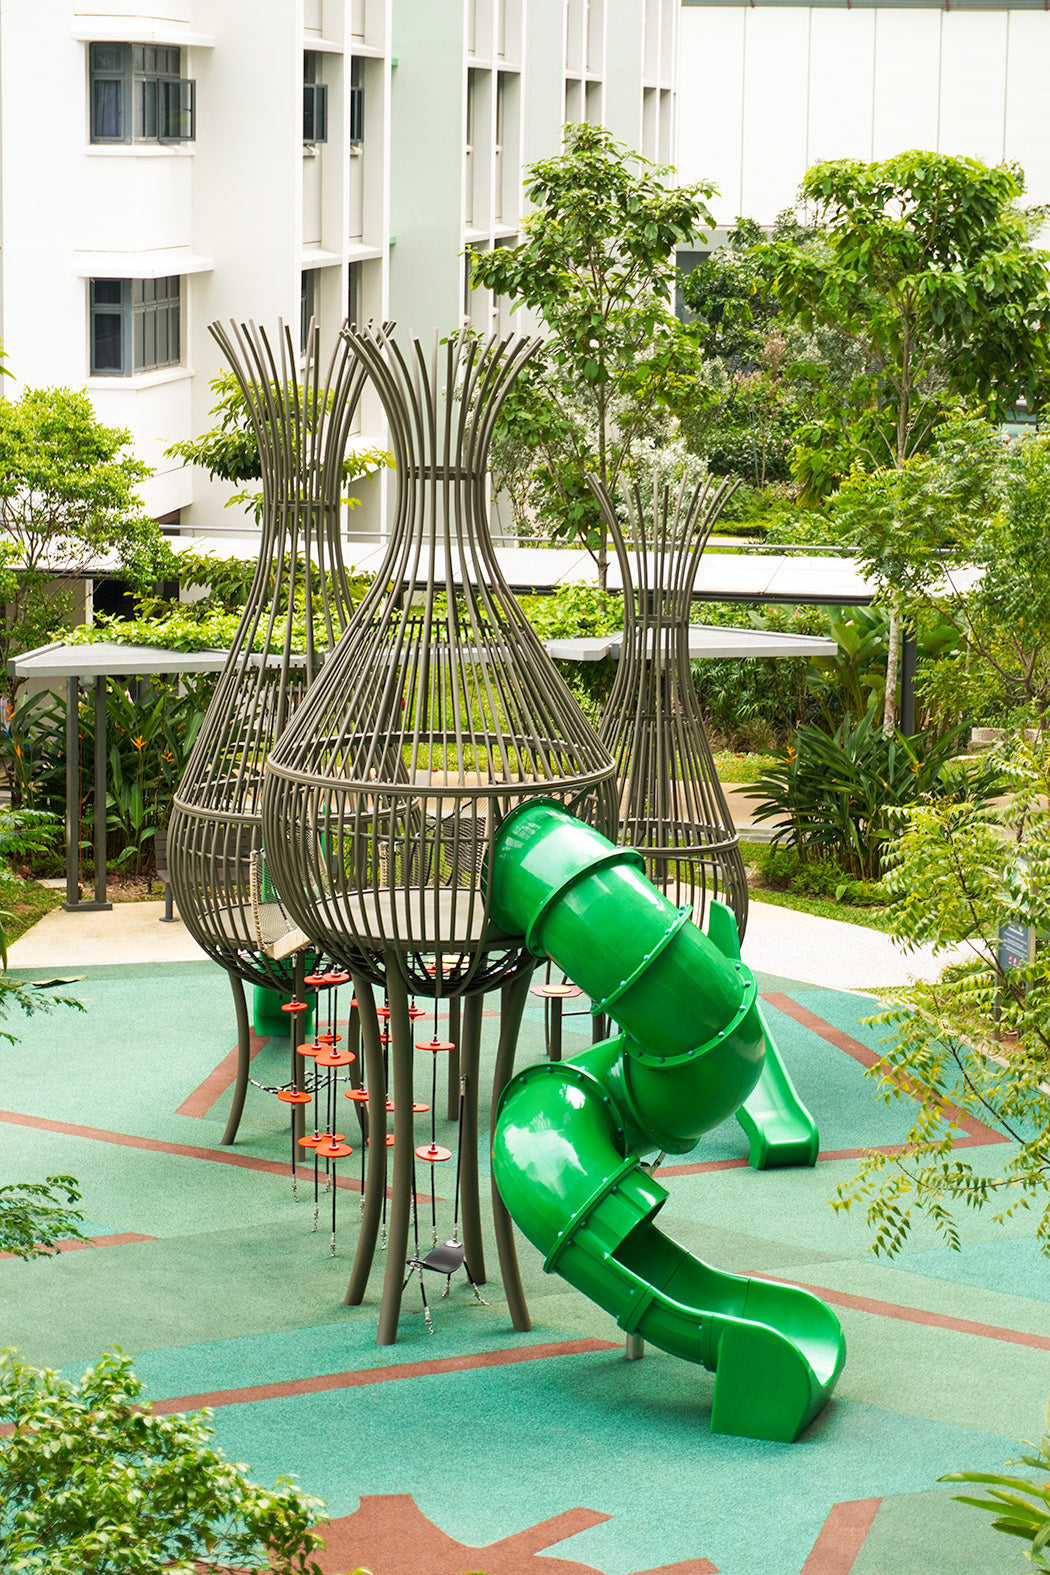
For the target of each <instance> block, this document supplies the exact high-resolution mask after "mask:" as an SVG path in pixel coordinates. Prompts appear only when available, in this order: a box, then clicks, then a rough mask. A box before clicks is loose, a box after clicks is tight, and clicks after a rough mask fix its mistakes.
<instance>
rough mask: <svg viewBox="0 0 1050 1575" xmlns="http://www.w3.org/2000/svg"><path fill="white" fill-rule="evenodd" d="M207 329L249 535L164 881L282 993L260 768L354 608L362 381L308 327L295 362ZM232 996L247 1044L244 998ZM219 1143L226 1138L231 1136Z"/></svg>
mask: <svg viewBox="0 0 1050 1575" xmlns="http://www.w3.org/2000/svg"><path fill="white" fill-rule="evenodd" d="M211 332H212V334H213V335H214V337H215V339H216V340H217V341H218V343H219V345H220V347H221V348H222V350H223V352H224V354H225V356H226V359H227V361H228V362H229V365H230V367H231V369H232V372H233V375H234V377H235V378H236V381H237V384H238V386H239V388H240V390H241V393H242V394H243V396H244V400H245V406H246V409H247V413H248V417H249V420H250V422H251V428H252V431H253V433H254V435H255V438H256V441H257V443H258V449H259V460H260V468H261V479H262V517H261V533H260V542H259V557H258V562H257V565H256V569H255V574H254V577H253V580H252V584H251V588H250V591H249V594H248V599H247V602H246V604H245V608H244V612H243V615H242V617H241V620H240V624H239V626H238V628H237V632H236V634H235V636H234V639H233V643H232V646H231V649H230V655H229V658H228V660H227V662H226V665H225V667H224V669H223V671H222V673H221V674H220V676H219V680H218V683H217V685H216V688H215V692H214V695H213V697H212V700H211V704H210V705H209V707H208V711H207V713H206V715H205V718H204V721H203V723H202V725H201V730H200V732H199V734H198V736H197V740H196V743H195V745H194V748H193V750H192V753H191V755H190V758H189V760H188V762H187V765H186V770H185V772H184V774H183V777H182V780H181V782H180V784H179V788H178V791H177V793H176V795H175V799H174V809H173V813H172V818H171V824H170V826H169V830H168V855H169V863H170V870H171V884H172V889H173V892H174V895H175V900H176V902H177V904H178V908H179V913H180V915H181V917H182V919H183V921H184V922H185V924H186V927H187V929H188V930H189V931H190V933H191V934H192V935H193V937H194V939H195V940H196V941H197V942H198V944H199V945H200V946H201V947H202V948H203V949H204V951H205V952H207V953H208V955H209V956H211V957H213V958H214V959H215V961H216V962H218V963H220V964H221V965H222V966H223V967H224V968H226V969H227V971H228V972H229V974H230V978H231V983H232V982H233V981H234V980H243V981H247V982H248V983H252V984H257V985H263V986H269V987H271V988H274V989H279V990H286V989H288V987H289V986H290V984H291V982H292V976H293V964H292V962H291V961H290V960H289V959H287V958H281V957H274V956H273V954H272V952H273V948H274V946H275V945H276V944H278V943H279V942H280V939H281V937H282V936H283V935H285V934H286V932H288V931H289V929H290V928H291V923H290V920H289V919H288V917H287V915H286V914H285V912H284V910H283V908H282V907H281V904H280V901H279V899H278V897H277V894H276V891H275V889H274V887H273V884H272V881H271V880H270V878H269V873H268V871H267V868H266V861H265V853H264V849H263V841H262V833H261V817H260V795H261V790H262V780H263V767H264V766H265V763H266V759H267V756H268V755H269V753H270V750H271V749H272V748H273V745H274V743H275V741H276V740H277V739H278V738H279V737H280V735H281V733H282V732H283V730H284V728H285V726H286V724H287V721H288V719H289V717H290V716H291V715H292V714H293V712H294V710H295V708H296V706H297V705H298V704H299V702H300V701H301V699H302V697H303V695H304V694H305V692H306V689H307V687H308V686H309V684H310V683H311V682H312V680H313V679H314V678H315V677H316V675H317V672H318V670H319V667H320V664H321V660H322V657H323V655H324V654H325V652H326V651H327V650H328V649H330V648H331V647H332V646H334V645H335V643H336V641H337V639H338V637H339V635H340V634H341V633H342V631H343V629H344V628H345V627H346V624H347V622H348V619H349V616H350V613H351V610H352V597H351V590H350V583H349V578H348V574H347V570H346V567H345V565H344V562H343V557H342V550H341V544H340V535H341V531H340V523H341V510H342V499H343V490H344V468H345V456H346V450H347V445H348V438H349V432H350V427H351V424H352V421H353V416H354V411H355V408H356V405H357V402H358V399H359V396H360V392H361V388H362V386H363V382H364V373H363V371H362V369H361V368H360V367H359V365H358V364H357V362H356V361H355V359H354V357H353V356H351V355H350V354H349V353H348V349H347V346H346V343H345V341H344V340H339V341H338V343H337V346H336V349H335V351H334V353H333V354H332V356H331V358H330V360H329V361H328V363H327V366H324V365H322V363H321V361H320V358H319V348H318V333H317V328H316V325H315V324H312V323H311V325H310V331H309V334H308V342H307V349H306V352H305V355H303V356H300V352H299V346H298V343H297V342H296V341H293V337H292V334H291V332H290V330H289V329H288V328H287V327H285V326H283V325H282V326H280V327H279V328H278V331H277V334H276V336H274V337H273V338H271V336H270V335H269V334H268V333H267V332H266V330H265V329H263V328H261V327H258V326H256V325H255V324H250V323H249V324H243V323H242V324H238V323H231V324H230V326H229V329H227V328H226V327H224V326H222V325H219V324H213V325H212V328H211ZM297 337H298V336H296V339H297ZM315 624H317V625H319V626H320V629H321V631H322V636H323V638H322V641H321V642H320V643H315V638H316V637H315ZM278 949H280V948H279V946H278ZM234 997H235V1001H236V1003H237V1011H238V1020H239V1024H240V1028H241V1038H242V1040H245V1039H246V1037H247V1025H246V1018H245V1008H244V1002H243V989H241V990H240V991H239V993H238V989H237V988H235V991H234ZM242 1060H243V1056H242ZM240 1098H241V1099H243V1089H241V1090H240ZM238 1114H239V1108H238V1109H237V1110H236V1113H235V1115H234V1116H233V1117H231V1123H232V1126H233V1129H234V1130H235V1129H236V1118H237V1115H238ZM225 1141H232V1137H231V1135H230V1132H229V1129H228V1132H227V1138H226V1140H225Z"/></svg>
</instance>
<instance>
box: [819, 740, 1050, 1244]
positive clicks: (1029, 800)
mask: <svg viewBox="0 0 1050 1575" xmlns="http://www.w3.org/2000/svg"><path fill="white" fill-rule="evenodd" d="M997 763H998V765H999V767H1000V769H1001V771H1002V774H1003V778H1004V783H1005V785H1006V787H1007V788H1008V790H1009V798H1008V801H1007V804H1006V807H1005V808H1004V807H1002V806H998V807H997V806H996V805H994V804H991V803H988V802H976V801H972V800H971V801H964V802H959V801H951V800H947V799H942V800H940V801H936V802H934V801H931V802H929V803H923V804H919V805H916V806H914V807H913V808H911V809H910V810H908V811H907V812H906V814H905V815H904V817H903V819H902V825H901V832H900V835H899V837H898V839H897V841H896V842H895V844H894V846H893V849H892V852H891V860H892V868H891V871H890V873H889V875H888V876H887V877H886V879H885V882H884V884H885V886H886V888H887V890H888V892H889V894H890V897H891V906H890V909H889V917H890V924H891V929H892V931H893V933H894V934H895V935H896V936H897V937H898V938H899V939H900V940H902V941H904V942H905V943H906V944H908V945H921V944H924V943H931V944H932V945H934V946H935V947H937V948H946V947H957V948H961V960H956V961H952V962H951V963H950V964H949V966H948V967H946V968H945V969H944V971H943V973H942V975H941V977H940V978H939V979H938V980H936V981H934V982H932V983H929V982H920V983H918V984H914V985H911V986H909V987H908V988H906V989H903V990H897V991H894V992H892V994H891V995H890V997H889V1003H888V1007H887V1010H886V1011H885V1012H884V1013H883V1014H882V1015H880V1016H879V1017H877V1018H875V1019H874V1020H873V1021H874V1022H876V1023H878V1024H879V1025H880V1026H882V1027H884V1028H888V1029H889V1030H890V1031H891V1034H892V1038H891V1039H890V1040H889V1041H888V1045H889V1048H888V1049H887V1050H886V1051H885V1052H884V1054H883V1055H882V1057H881V1059H880V1060H879V1061H878V1062H877V1063H876V1065H875V1066H874V1067H873V1068H872V1069H871V1074H870V1075H873V1076H876V1077H878V1079H879V1086H880V1094H881V1096H882V1098H883V1099H885V1100H886V1101H887V1102H893V1101H897V1100H904V1099H909V1100H916V1101H917V1102H918V1110H917V1113H916V1114H915V1116H914V1119H913V1120H912V1123H911V1127H910V1129H909V1131H908V1134H907V1137H906V1139H905V1142H904V1145H903V1148H902V1149H901V1151H900V1152H899V1153H893V1154H887V1153H872V1154H869V1155H868V1156H867V1157H866V1158H865V1161H864V1164H863V1166H862V1169H861V1171H860V1173H859V1174H858V1175H857V1176H856V1177H854V1179H853V1180H852V1181H850V1182H847V1183H844V1184H843V1185H842V1186H840V1187H839V1189H838V1196H837V1199H836V1202H835V1207H836V1208H840V1209H849V1208H851V1207H853V1206H854V1205H860V1206H862V1207H863V1208H864V1209H865V1211H866V1216H867V1220H868V1223H869V1225H871V1226H872V1227H873V1229H874V1231H875V1238H874V1243H873V1246H874V1250H875V1252H876V1253H884V1254H887V1255H891V1256H892V1254H894V1253H896V1252H898V1251H899V1250H900V1249H901V1247H903V1246H904V1245H905V1243H906V1241H907V1239H908V1236H909V1234H910V1232H911V1230H912V1227H913V1225H914V1223H915V1219H916V1217H917V1216H925V1217H926V1218H928V1219H929V1220H931V1221H932V1223H933V1224H934V1226H935V1227H936V1229H937V1230H938V1231H939V1232H940V1233H941V1234H942V1235H943V1236H944V1237H945V1239H946V1241H947V1242H948V1245H949V1246H951V1247H957V1246H958V1245H959V1231H958V1226H957V1224H956V1220H955V1211H956V1210H957V1209H958V1208H959V1207H965V1208H967V1209H971V1210H980V1209H983V1208H985V1207H991V1208H993V1209H994V1210H995V1215H994V1217H995V1219H996V1220H997V1221H1002V1220H1006V1219H1009V1218H1010V1217H1011V1216H1013V1215H1014V1214H1016V1213H1017V1211H1018V1210H1021V1209H1026V1210H1028V1209H1031V1210H1033V1211H1035V1213H1036V1214H1037V1217H1038V1223H1037V1227H1036V1234H1037V1237H1038V1240H1039V1243H1040V1246H1041V1247H1042V1249H1043V1251H1044V1252H1045V1253H1047V1254H1048V1255H1050V1093H1048V1092H1047V1088H1048V1084H1047V1075H1048V1072H1050V951H1048V949H1047V948H1046V944H1045V942H1044V941H1041V940H1037V942H1036V946H1035V952H1034V956H1033V958H1032V960H1031V961H1029V960H1028V955H1027V946H1026V944H1025V941H1026V938H1027V936H1028V935H1029V934H1032V935H1034V936H1036V937H1044V936H1046V934H1047V933H1048V927H1050V809H1048V807H1047V805H1048V797H1047V795H1048V794H1050V745H1048V744H1047V743H1046V742H1045V741H1040V742H1037V743H1030V742H1026V741H1025V740H1024V739H1023V738H1013V739H1011V740H1010V741H1009V744H1008V745H1007V746H1005V747H1004V748H1003V750H1002V751H1001V753H1000V754H999V756H998V761H997ZM1008 926H1009V927H1010V928H1009V929H1007V928H1006V927H1008ZM1004 934H1005V935H1007V936H1011V935H1012V936H1013V937H1014V942H1013V945H1014V947H1015V948H1016V949H1015V950H1014V951H1013V952H1011V950H1010V948H1009V947H1006V946H1004V945H1003V944H1002V940H1001V938H1002V937H1003V935H1004ZM1018 943H1019V944H1018ZM967 1118H971V1119H975V1120H977V1121H979V1122H980V1123H981V1124H982V1125H983V1126H984V1127H986V1128H991V1129H992V1131H993V1132H994V1133H996V1134H998V1136H999V1141H1000V1142H1001V1143H1002V1145H1003V1146H1002V1147H999V1146H992V1147H988V1146H985V1147H982V1148H981V1149H979V1150H978V1153H979V1155H980V1159H979V1161H978V1163H977V1164H976V1165H974V1164H972V1163H970V1161H969V1160H968V1159H966V1158H960V1157H958V1155H957V1153H956V1151H954V1149H953V1143H954V1139H955V1138H956V1137H957V1136H959V1135H960V1133H961V1132H962V1130H963V1126H964V1123H965V1121H966V1120H967ZM992 1142H993V1144H994V1139H993V1140H992ZM996 1158H999V1159H1000V1163H999V1164H998V1165H997V1164H996V1163H995V1162H994V1161H995V1160H996Z"/></svg>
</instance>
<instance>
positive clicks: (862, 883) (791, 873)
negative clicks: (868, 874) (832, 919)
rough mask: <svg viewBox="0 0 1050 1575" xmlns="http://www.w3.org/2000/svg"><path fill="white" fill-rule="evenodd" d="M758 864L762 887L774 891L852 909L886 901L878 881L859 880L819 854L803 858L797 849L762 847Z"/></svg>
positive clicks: (757, 857)
mask: <svg viewBox="0 0 1050 1575" xmlns="http://www.w3.org/2000/svg"><path fill="white" fill-rule="evenodd" d="M755 863H756V866H757V869H758V874H759V877H760V879H761V881H762V883H763V885H765V886H768V887H769V888H770V889H771V890H773V891H793V892H798V893H799V895H800V896H803V897H826V898H831V899H833V900H834V901H835V902H844V903H847V904H849V905H850V906H851V907H853V906H855V907H866V908H870V907H874V906H876V905H877V904H881V903H884V902H885V901H886V898H885V895H884V893H883V891H882V889H881V887H880V886H879V884H878V883H877V882H876V881H870V880H856V879H855V878H854V877H853V876H852V875H851V874H850V873H849V871H848V870H844V869H843V868H842V865H841V864H839V863H838V862H837V861H836V860H835V859H833V858H828V857H826V856H823V855H820V854H817V855H812V856H811V857H810V858H808V859H807V858H804V857H803V856H802V854H801V853H800V851H799V849H798V848H795V847H783V846H778V845H776V844H770V845H769V846H767V847H759V849H758V852H757V854H756V855H755Z"/></svg>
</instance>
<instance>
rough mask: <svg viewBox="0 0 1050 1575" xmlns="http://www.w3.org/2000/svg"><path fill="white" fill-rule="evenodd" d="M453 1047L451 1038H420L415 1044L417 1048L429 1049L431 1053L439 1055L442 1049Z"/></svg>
mask: <svg viewBox="0 0 1050 1575" xmlns="http://www.w3.org/2000/svg"><path fill="white" fill-rule="evenodd" d="M455 1048H456V1047H455V1045H454V1044H453V1043H452V1040H451V1039H421V1040H419V1042H418V1043H417V1045H416V1049H417V1050H429V1051H430V1053H431V1055H439V1054H440V1053H441V1051H443V1050H454V1049H455Z"/></svg>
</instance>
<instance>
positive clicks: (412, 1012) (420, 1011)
mask: <svg viewBox="0 0 1050 1575" xmlns="http://www.w3.org/2000/svg"><path fill="white" fill-rule="evenodd" d="M408 1015H409V1017H410V1018H411V1020H412V1021H413V1022H415V1020H416V1018H417V1017H425V1016H426V1015H427V1014H426V1010H425V1008H424V1007H422V1006H410V1007H409V1009H408Z"/></svg>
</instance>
